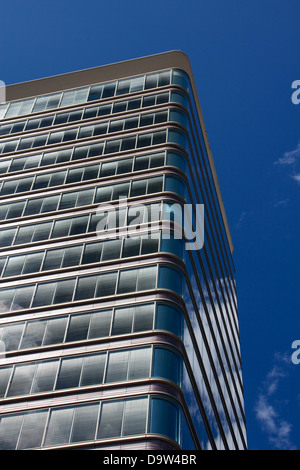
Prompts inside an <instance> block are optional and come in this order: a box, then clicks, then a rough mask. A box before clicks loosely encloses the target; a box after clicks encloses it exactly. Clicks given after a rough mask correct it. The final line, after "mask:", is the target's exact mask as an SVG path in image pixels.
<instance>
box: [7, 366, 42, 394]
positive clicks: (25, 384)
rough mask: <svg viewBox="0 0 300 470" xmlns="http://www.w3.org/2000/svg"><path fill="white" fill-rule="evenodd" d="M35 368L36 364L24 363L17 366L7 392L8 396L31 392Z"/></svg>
mask: <svg viewBox="0 0 300 470" xmlns="http://www.w3.org/2000/svg"><path fill="white" fill-rule="evenodd" d="M35 369H36V365H35V364H25V365H23V364H22V365H18V366H16V367H15V369H14V373H13V378H12V381H11V383H10V386H9V389H8V392H7V396H8V397H14V396H16V395H24V394H27V393H29V392H30V388H31V384H32V379H33V375H34V373H35Z"/></svg>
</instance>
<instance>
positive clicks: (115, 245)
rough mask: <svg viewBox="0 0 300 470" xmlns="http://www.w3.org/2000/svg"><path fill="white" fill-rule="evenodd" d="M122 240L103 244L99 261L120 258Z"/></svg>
mask: <svg viewBox="0 0 300 470" xmlns="http://www.w3.org/2000/svg"><path fill="white" fill-rule="evenodd" d="M121 243H122V240H110V241H106V242H104V243H103V249H102V258H101V261H107V260H110V259H111V260H112V259H117V258H120V250H121Z"/></svg>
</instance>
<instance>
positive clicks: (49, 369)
mask: <svg viewBox="0 0 300 470" xmlns="http://www.w3.org/2000/svg"><path fill="white" fill-rule="evenodd" d="M58 364H59V362H58V360H53V361H45V362H42V363H40V364H38V366H37V370H36V373H35V377H34V382H33V385H32V389H31V393H39V392H47V391H50V390H53V387H54V381H55V378H56V374H57V368H58Z"/></svg>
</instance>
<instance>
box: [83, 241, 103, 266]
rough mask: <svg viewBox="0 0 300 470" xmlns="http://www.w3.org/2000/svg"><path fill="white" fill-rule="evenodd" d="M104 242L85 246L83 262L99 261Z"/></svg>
mask: <svg viewBox="0 0 300 470" xmlns="http://www.w3.org/2000/svg"><path fill="white" fill-rule="evenodd" d="M101 251H102V243H101V242H98V243H90V244H87V245H86V246H85V248H84V253H83V256H82V264H90V263H98V262H99V261H100V257H101Z"/></svg>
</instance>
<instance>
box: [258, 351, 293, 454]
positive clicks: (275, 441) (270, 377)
mask: <svg viewBox="0 0 300 470" xmlns="http://www.w3.org/2000/svg"><path fill="white" fill-rule="evenodd" d="M275 358H276V359H277V360H278V361H280V362H283V363H287V362H288V359H287V357H286V355H281V354H275ZM287 376H288V374H287V372H286V371H285V370H283V369H282V367H279V366H278V365H275V366H273V368H272V369H271V370H270V372H268V374H267V376H266V379H265V381H264V382H263V390H262V392H261V393H260V394H259V396H258V399H257V401H256V404H255V408H254V411H255V415H256V419H257V421H258V422H259V424H260V426H261V430H262V431H263V432H265V433H266V434H267V436H268V439H269V442H270V443H271V444H272V445H273V446H274V447H275V448H276V449H280V450H295V449H296V447H295V446H294V444H293V442H292V440H291V432H292V428H293V427H292V425H291V424H290V423H288V422H287V421H285V420H284V419H281V417H280V415H279V413H278V412H277V411H276V409H275V407H274V405H273V403H272V397H273V395H274V394H275V392H276V391H277V389H278V386H279V383H280V380H282V379H283V378H285V377H287Z"/></svg>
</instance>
